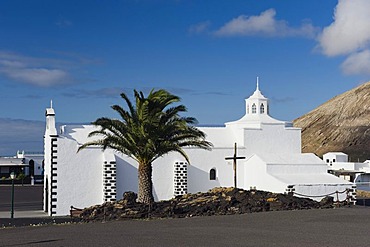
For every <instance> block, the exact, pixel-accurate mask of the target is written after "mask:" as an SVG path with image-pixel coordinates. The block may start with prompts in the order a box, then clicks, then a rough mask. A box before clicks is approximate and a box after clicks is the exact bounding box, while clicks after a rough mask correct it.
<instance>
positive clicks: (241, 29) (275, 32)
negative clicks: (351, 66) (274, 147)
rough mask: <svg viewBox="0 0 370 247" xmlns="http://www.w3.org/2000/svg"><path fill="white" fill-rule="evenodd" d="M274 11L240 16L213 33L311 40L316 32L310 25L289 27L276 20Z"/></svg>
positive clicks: (284, 22) (306, 23)
mask: <svg viewBox="0 0 370 247" xmlns="http://www.w3.org/2000/svg"><path fill="white" fill-rule="evenodd" d="M275 15H276V11H275V10H274V9H268V10H266V11H264V12H262V13H261V14H260V15H257V16H246V15H240V16H238V17H237V18H234V19H233V20H231V21H229V22H227V23H226V24H225V25H223V26H222V27H221V28H220V29H218V30H217V31H215V32H214V34H215V35H216V36H255V35H260V36H273V37H286V36H303V37H309V38H313V37H314V36H315V34H316V32H317V28H315V27H314V26H313V25H312V24H311V23H309V22H307V21H306V22H304V23H302V24H301V26H300V27H298V28H294V27H290V26H289V25H288V23H287V22H286V21H284V20H276V18H275Z"/></svg>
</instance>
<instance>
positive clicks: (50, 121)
mask: <svg viewBox="0 0 370 247" xmlns="http://www.w3.org/2000/svg"><path fill="white" fill-rule="evenodd" d="M45 116H46V129H45V136H57V135H58V134H57V129H56V128H55V112H54V109H53V101H52V100H51V101H50V108H46V112H45Z"/></svg>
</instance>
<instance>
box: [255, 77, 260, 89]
mask: <svg viewBox="0 0 370 247" xmlns="http://www.w3.org/2000/svg"><path fill="white" fill-rule="evenodd" d="M256 90H260V88H259V85H258V76H257V88H256Z"/></svg>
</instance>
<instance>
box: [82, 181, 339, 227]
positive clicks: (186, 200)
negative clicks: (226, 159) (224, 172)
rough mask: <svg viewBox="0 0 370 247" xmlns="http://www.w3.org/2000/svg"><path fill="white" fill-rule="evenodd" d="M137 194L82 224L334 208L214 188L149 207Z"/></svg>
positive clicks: (97, 210)
mask: <svg viewBox="0 0 370 247" xmlns="http://www.w3.org/2000/svg"><path fill="white" fill-rule="evenodd" d="M136 198H137V196H136V194H135V193H133V192H126V193H125V194H124V197H123V199H122V200H119V201H116V202H107V203H104V204H102V205H96V206H92V207H89V208H85V209H83V211H82V213H81V214H80V216H79V218H80V220H81V221H85V222H89V221H107V220H115V219H145V218H184V217H193V216H210V215H229V214H244V213H253V212H266V211H278V210H298V209H311V208H330V207H333V201H332V200H328V199H326V200H325V201H324V200H323V201H322V202H317V201H313V200H311V199H308V198H299V197H295V196H293V195H290V194H276V193H271V192H266V191H258V190H256V191H247V190H242V189H236V188H214V189H212V190H209V191H208V192H206V193H197V194H185V195H183V196H177V197H175V198H173V199H171V200H168V201H160V202H154V203H153V204H152V205H145V204H141V203H137V202H136Z"/></svg>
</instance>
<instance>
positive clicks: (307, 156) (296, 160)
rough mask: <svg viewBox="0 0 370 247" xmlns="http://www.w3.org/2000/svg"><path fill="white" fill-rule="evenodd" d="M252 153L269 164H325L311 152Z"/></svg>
mask: <svg viewBox="0 0 370 247" xmlns="http://www.w3.org/2000/svg"><path fill="white" fill-rule="evenodd" d="M254 155H256V156H257V157H259V158H260V159H261V160H262V161H263V162H265V163H266V164H269V165H308V164H309V165H315V164H317V165H326V163H324V161H323V160H322V159H320V158H319V157H317V156H316V155H315V154H313V153H289V154H286V153H279V154H276V153H259V154H254ZM252 157H253V156H252Z"/></svg>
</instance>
